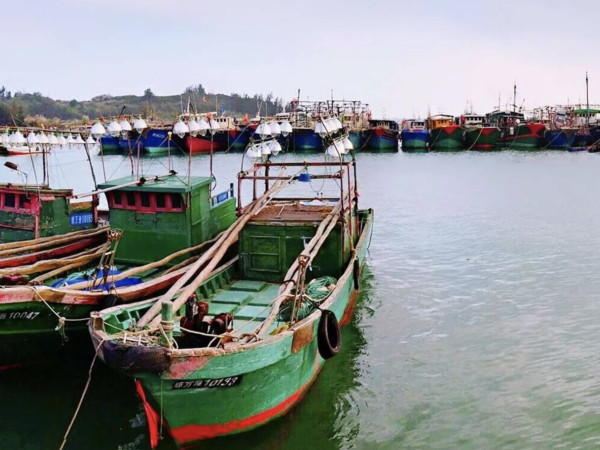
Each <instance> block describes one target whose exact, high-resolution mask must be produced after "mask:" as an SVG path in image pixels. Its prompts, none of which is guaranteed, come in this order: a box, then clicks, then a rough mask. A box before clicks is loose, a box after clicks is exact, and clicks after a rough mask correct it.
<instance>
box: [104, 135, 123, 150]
mask: <svg viewBox="0 0 600 450" xmlns="http://www.w3.org/2000/svg"><path fill="white" fill-rule="evenodd" d="M100 145H101V146H102V153H118V152H120V151H121V148H120V147H119V138H118V137H112V136H109V135H105V136H102V137H101V138H100Z"/></svg>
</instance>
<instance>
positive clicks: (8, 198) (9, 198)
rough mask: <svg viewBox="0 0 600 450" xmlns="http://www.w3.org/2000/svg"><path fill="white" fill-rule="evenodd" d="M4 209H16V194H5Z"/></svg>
mask: <svg viewBox="0 0 600 450" xmlns="http://www.w3.org/2000/svg"><path fill="white" fill-rule="evenodd" d="M4 207H5V208H16V207H17V205H16V198H15V194H4Z"/></svg>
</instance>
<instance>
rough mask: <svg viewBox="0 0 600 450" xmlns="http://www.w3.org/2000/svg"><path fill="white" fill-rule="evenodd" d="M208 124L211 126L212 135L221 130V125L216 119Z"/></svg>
mask: <svg viewBox="0 0 600 450" xmlns="http://www.w3.org/2000/svg"><path fill="white" fill-rule="evenodd" d="M208 124H209V125H210V132H211V133H212V134H215V133H216V132H217V131H219V129H220V128H221V126H220V125H219V122H217V121H216V120H214V119H210V122H208Z"/></svg>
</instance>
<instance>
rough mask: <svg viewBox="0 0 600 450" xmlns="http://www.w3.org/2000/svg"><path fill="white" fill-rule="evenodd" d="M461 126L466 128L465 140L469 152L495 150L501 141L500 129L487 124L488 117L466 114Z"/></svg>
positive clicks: (461, 119) (461, 117)
mask: <svg viewBox="0 0 600 450" xmlns="http://www.w3.org/2000/svg"><path fill="white" fill-rule="evenodd" d="M459 124H460V125H461V126H462V127H463V128H464V132H463V140H464V146H465V148H466V149H467V150H494V149H495V148H496V146H497V145H498V140H499V139H500V129H499V128H498V127H495V126H491V125H489V124H488V123H487V122H486V117H485V116H482V115H479V114H474V113H465V114H463V115H462V116H460V119H459Z"/></svg>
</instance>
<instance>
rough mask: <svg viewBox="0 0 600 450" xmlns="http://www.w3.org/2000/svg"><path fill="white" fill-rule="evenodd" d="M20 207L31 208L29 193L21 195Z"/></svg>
mask: <svg viewBox="0 0 600 450" xmlns="http://www.w3.org/2000/svg"><path fill="white" fill-rule="evenodd" d="M19 208H22V209H31V200H30V199H29V197H27V195H25V194H21V195H19Z"/></svg>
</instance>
